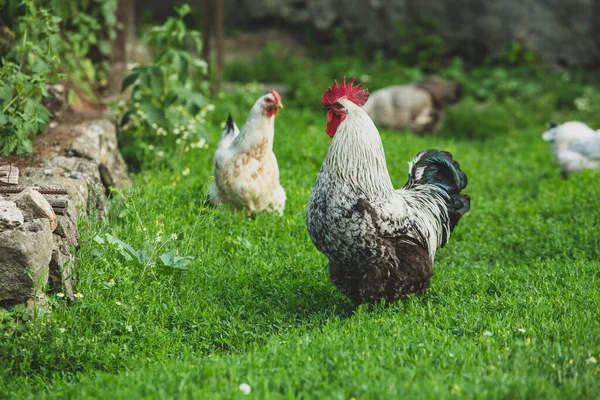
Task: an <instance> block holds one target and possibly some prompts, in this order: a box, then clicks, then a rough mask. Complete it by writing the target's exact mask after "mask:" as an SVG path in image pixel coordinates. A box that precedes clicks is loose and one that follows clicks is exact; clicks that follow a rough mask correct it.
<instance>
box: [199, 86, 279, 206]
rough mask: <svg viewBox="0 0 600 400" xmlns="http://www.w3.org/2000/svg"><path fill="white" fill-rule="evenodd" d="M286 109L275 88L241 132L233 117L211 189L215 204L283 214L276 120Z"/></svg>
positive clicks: (259, 102) (221, 144)
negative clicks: (275, 136)
mask: <svg viewBox="0 0 600 400" xmlns="http://www.w3.org/2000/svg"><path fill="white" fill-rule="evenodd" d="M282 108H283V105H282V104H281V96H279V93H277V92H276V91H275V90H273V91H271V93H268V94H266V95H264V96H262V97H261V98H259V99H258V100H257V101H256V103H254V106H252V109H251V110H250V113H249V114H248V118H247V119H246V123H245V124H244V126H243V127H242V129H241V130H240V131H238V130H237V127H236V126H235V123H234V122H233V119H232V118H231V116H230V117H229V118H228V119H227V123H226V126H225V130H224V131H223V135H222V137H221V141H220V142H219V146H218V148H217V151H216V152H215V158H214V171H213V174H214V177H215V180H214V181H213V182H211V184H210V186H209V188H208V196H209V201H210V203H211V204H212V205H218V204H225V205H227V206H229V207H231V208H234V209H246V210H247V212H248V213H249V214H250V215H253V214H255V213H258V212H263V211H264V212H276V213H278V214H280V215H281V214H283V210H284V208H285V199H286V197H285V190H284V189H283V188H282V187H281V185H280V184H279V168H278V166H277V159H276V158H275V154H274V153H273V137H274V135H275V128H274V121H275V116H276V115H277V112H278V111H279V110H280V109H282Z"/></svg>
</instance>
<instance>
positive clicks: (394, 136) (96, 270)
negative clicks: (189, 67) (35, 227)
mask: <svg viewBox="0 0 600 400" xmlns="http://www.w3.org/2000/svg"><path fill="white" fill-rule="evenodd" d="M321 78H323V77H321ZM546 79H547V80H546V81H544V82H548V81H550V80H552V79H551V78H546ZM323 80H324V79H323ZM550 86H551V85H549V84H548V85H546V86H543V85H542V87H541V88H538V89H536V90H537V92H536V93H535V95H531V96H529V97H525V100H524V101H523V102H519V101H515V100H514V98H507V99H492V100H490V101H488V102H487V103H480V102H478V101H476V100H475V98H476V96H468V97H467V99H465V101H463V102H462V103H461V104H459V105H457V106H455V107H453V108H451V109H450V111H449V113H448V115H447V121H446V125H445V128H444V129H443V130H442V131H441V132H440V133H439V134H438V135H437V136H434V137H426V138H419V137H415V136H413V135H410V134H406V133H393V132H389V131H383V132H382V139H383V142H384V146H385V149H386V155H387V161H388V166H389V169H390V173H391V175H392V180H393V181H394V182H395V183H396V184H397V185H398V186H400V185H402V184H403V183H404V181H405V179H406V173H407V162H408V161H409V160H410V158H411V157H413V156H414V155H415V154H416V153H417V152H418V151H420V150H422V149H425V148H430V147H436V148H442V149H446V150H449V151H451V152H452V153H453V155H454V156H455V158H456V159H457V160H458V161H459V162H460V164H461V167H462V168H463V169H464V170H465V172H466V173H467V175H468V176H469V185H468V187H467V190H466V191H465V192H466V193H468V194H469V195H471V197H472V210H471V212H470V213H469V214H467V215H466V216H465V217H464V219H462V220H461V223H460V225H459V226H458V228H457V229H456V231H455V233H454V234H453V236H452V238H451V239H450V242H449V243H448V245H447V246H446V247H445V248H443V249H441V250H440V251H439V252H438V253H437V256H436V270H435V276H434V279H433V286H432V288H431V290H430V291H429V292H428V294H426V295H424V296H421V297H412V298H410V299H409V300H408V301H405V302H399V303H395V304H388V305H385V304H379V305H374V306H361V307H358V308H357V307H355V306H354V305H353V304H352V303H351V302H350V301H349V300H348V299H346V298H345V297H344V296H342V295H341V294H339V293H338V292H337V290H336V289H335V287H333V286H332V285H331V284H330V283H329V281H328V271H327V263H326V260H325V258H324V256H322V255H321V254H320V253H319V252H318V251H317V250H316V249H315V248H314V246H313V245H312V243H311V241H310V239H309V237H308V234H307V231H306V227H305V223H304V212H305V207H306V204H307V201H308V197H309V195H310V191H311V189H312V185H313V184H314V181H315V179H316V176H317V173H318V170H319V168H320V165H321V162H322V160H323V158H324V156H325V153H326V151H327V146H328V144H329V142H330V139H329V138H328V137H327V135H325V133H324V128H325V117H324V115H323V114H322V111H321V110H320V103H319V100H320V99H319V97H315V98H313V99H312V100H311V101H310V104H312V105H311V107H310V108H299V107H295V106H294V102H290V103H291V104H290V103H286V100H285V99H284V103H286V108H285V109H284V110H283V111H282V112H281V113H280V114H279V115H278V117H277V120H276V140H275V151H276V154H277V156H278V160H279V165H280V172H281V182H282V185H283V186H284V187H285V189H286V191H287V195H288V202H287V206H286V212H285V215H284V216H283V217H276V216H269V215H259V216H257V217H256V218H255V219H249V218H246V217H244V214H243V213H240V212H230V211H228V210H226V209H212V208H207V207H206V206H205V200H206V189H207V185H208V182H209V180H210V176H211V164H212V155H213V152H214V150H215V147H216V143H217V140H218V137H219V134H220V128H219V126H218V122H219V121H220V120H221V119H223V117H224V116H225V115H226V113H227V112H228V111H230V110H233V111H234V116H235V117H236V119H237V120H238V122H240V124H241V123H242V122H243V119H244V118H245V113H246V112H247V109H248V106H249V102H250V101H253V99H252V100H249V99H246V100H244V101H245V102H244V101H242V102H241V103H239V104H236V105H235V106H234V105H233V102H235V101H240V99H238V98H235V97H232V96H225V97H223V98H221V99H220V100H218V101H217V103H216V106H217V109H216V111H215V113H214V114H213V116H212V117H211V118H212V119H211V124H210V125H209V130H210V132H211V133H210V135H211V136H210V141H209V143H210V146H209V148H208V149H192V150H190V151H189V152H186V153H181V154H174V152H168V151H167V154H166V155H165V156H164V157H162V158H160V157H155V158H154V159H150V160H146V162H145V164H144V165H145V167H144V168H143V169H142V171H141V172H140V173H139V174H137V175H136V176H135V177H134V182H135V189H134V190H131V191H126V192H123V193H118V194H117V195H115V197H114V199H113V200H112V202H111V204H110V211H109V218H108V219H107V220H106V221H97V220H96V219H94V218H90V219H86V220H83V221H81V227H80V229H81V242H82V243H81V252H80V259H81V260H80V264H79V265H78V266H77V273H78V290H80V291H81V293H83V295H84V297H83V298H82V299H80V300H78V301H76V302H75V303H74V304H72V305H67V303H66V302H65V301H64V300H63V299H60V298H57V297H53V298H52V303H53V306H54V312H53V314H52V318H50V319H46V318H36V319H34V320H33V321H30V322H29V323H28V324H26V325H25V324H22V323H21V322H20V318H22V319H26V318H31V316H29V315H28V314H27V313H26V312H24V311H23V310H20V309H16V310H12V311H11V312H10V313H9V312H0V328H1V330H0V332H1V333H2V337H1V339H0V354H1V359H2V367H3V368H2V369H1V370H0V397H2V398H36V399H37V398H107V397H110V398H115V399H126V398H243V397H246V396H244V395H243V394H242V393H241V392H240V391H239V389H238V387H239V385H240V384H241V383H248V384H249V385H250V386H251V387H252V392H251V394H250V396H248V397H254V398H339V399H350V398H352V397H355V398H357V399H365V398H373V399H376V398H391V397H392V398H452V397H458V396H460V397H465V398H486V399H488V398H560V399H563V398H600V367H599V365H600V363H594V360H596V359H598V360H600V335H599V332H600V318H599V312H598V310H599V308H600V236H599V235H598V227H599V226H600V208H599V207H598V201H599V199H600V185H598V181H599V179H600V173H597V172H585V173H581V174H577V175H575V176H573V177H572V178H571V179H570V180H567V181H565V180H563V179H561V177H560V174H559V171H558V167H557V166H556V164H555V162H554V160H553V157H552V154H551V152H550V148H549V146H548V145H547V143H545V142H543V141H542V140H541V137H540V136H541V133H542V132H543V130H544V124H543V122H544V121H546V120H548V119H556V120H558V121H559V122H562V121H565V120H568V119H575V118H584V119H586V120H587V121H588V122H590V123H592V124H593V123H594V118H595V121H596V122H600V120H599V119H598V118H599V117H596V116H593V115H592V114H591V113H585V112H582V111H577V110H575V108H574V107H573V106H572V105H571V106H566V107H562V108H560V107H559V108H557V107H556V105H557V101H559V100H557V99H560V98H561V96H563V92H562V91H561V90H560V88H557V89H555V90H554V91H553V90H550V89H548V87H550ZM323 89H324V88H323ZM519 93H520V94H521V95H523V96H526V94H523V92H522V91H521V92H519ZM304 101H305V102H307V103H308V100H304ZM186 168H189V169H190V173H189V175H186V176H184V175H183V174H182V172H183V171H184V170H186ZM107 233H109V234H111V235H113V236H115V237H117V238H119V239H121V240H123V241H124V242H126V243H128V244H130V245H131V246H133V247H134V248H135V249H138V250H142V251H144V252H145V253H146V254H148V255H149V257H150V258H151V260H152V261H153V262H154V264H155V265H159V264H160V261H159V256H160V255H161V254H163V253H166V252H168V251H170V250H176V251H177V252H178V254H179V255H180V256H191V257H193V261H192V262H191V263H190V264H189V265H188V267H189V269H188V270H187V271H171V272H169V271H167V272H161V271H159V270H158V268H157V267H148V266H146V267H144V266H143V265H141V264H140V263H138V262H137V261H135V260H127V259H126V258H124V257H123V255H122V254H121V252H120V251H119V250H118V248H116V247H115V246H112V245H109V244H107V243H106V242H105V243H98V241H97V239H96V238H97V237H101V238H106V234H107ZM172 233H175V234H176V235H177V239H172V238H171V234H172ZM157 236H160V237H161V238H162V239H161V242H157V241H156V237H157ZM111 279H114V281H115V282H116V284H115V285H114V286H111V284H110V283H109V282H110V280H111ZM592 357H593V358H592Z"/></svg>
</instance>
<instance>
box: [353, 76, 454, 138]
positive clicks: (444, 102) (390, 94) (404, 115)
mask: <svg viewBox="0 0 600 400" xmlns="http://www.w3.org/2000/svg"><path fill="white" fill-rule="evenodd" d="M461 96H462V84H461V83H460V82H456V81H446V80H444V79H441V78H438V77H435V76H433V77H429V78H425V79H423V80H421V81H418V82H415V83H413V84H411V85H405V86H390V87H387V88H384V89H380V90H377V91H375V92H373V93H372V94H371V97H370V98H369V101H367V103H366V104H365V105H364V106H363V109H364V110H365V111H366V112H367V113H368V114H369V116H370V117H371V119H372V120H373V122H374V123H375V125H377V126H379V127H381V128H390V129H396V130H402V129H410V130H412V131H413V132H414V133H416V134H418V135H423V134H433V133H435V132H436V131H437V130H438V129H439V128H440V127H441V126H442V123H443V121H444V109H445V108H446V106H448V105H450V104H454V103H457V102H458V101H459V100H460V98H461Z"/></svg>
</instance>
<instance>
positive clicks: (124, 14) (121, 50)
mask: <svg viewBox="0 0 600 400" xmlns="http://www.w3.org/2000/svg"><path fill="white" fill-rule="evenodd" d="M133 7H134V6H133V0H117V21H118V23H119V24H120V25H121V27H120V28H117V36H116V37H115V39H114V40H113V41H112V43H111V50H110V74H109V76H108V94H109V95H116V94H119V93H120V92H121V84H122V82H123V79H125V77H126V76H127V38H128V37H129V36H131V35H132V34H131V33H130V30H132V29H133V26H131V23H130V22H131V20H133V11H134V8H133Z"/></svg>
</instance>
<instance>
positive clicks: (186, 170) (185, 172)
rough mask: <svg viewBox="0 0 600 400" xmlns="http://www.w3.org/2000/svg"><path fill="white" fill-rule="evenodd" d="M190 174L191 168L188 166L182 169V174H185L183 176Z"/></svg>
mask: <svg viewBox="0 0 600 400" xmlns="http://www.w3.org/2000/svg"><path fill="white" fill-rule="evenodd" d="M189 174H190V169H189V168H186V169H184V170H183V171H181V175H183V176H188V175H189Z"/></svg>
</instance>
